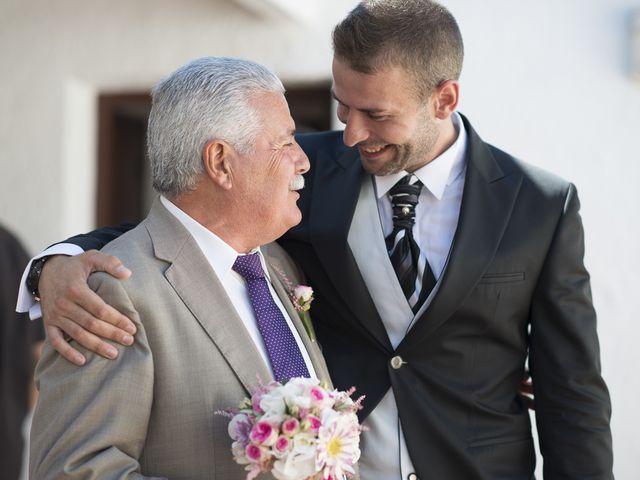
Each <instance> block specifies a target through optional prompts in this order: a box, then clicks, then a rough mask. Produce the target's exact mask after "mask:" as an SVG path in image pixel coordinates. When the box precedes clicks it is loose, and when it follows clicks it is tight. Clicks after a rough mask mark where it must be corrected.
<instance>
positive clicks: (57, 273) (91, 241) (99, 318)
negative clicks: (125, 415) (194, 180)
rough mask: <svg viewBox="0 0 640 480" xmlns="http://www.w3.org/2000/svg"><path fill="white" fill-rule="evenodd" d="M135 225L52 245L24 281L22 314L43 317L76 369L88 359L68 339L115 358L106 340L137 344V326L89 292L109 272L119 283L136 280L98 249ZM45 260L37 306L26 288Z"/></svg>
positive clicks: (52, 338) (20, 299)
mask: <svg viewBox="0 0 640 480" xmlns="http://www.w3.org/2000/svg"><path fill="white" fill-rule="evenodd" d="M134 226H135V225H133V224H123V225H120V226H118V227H108V228H102V229H98V230H94V231H93V232H89V233H87V234H83V235H76V236H74V237H71V238H69V239H67V240H65V241H64V242H63V243H60V244H56V245H53V246H51V247H49V248H48V249H47V250H45V251H44V252H42V253H41V254H40V255H37V256H36V257H34V258H33V259H32V260H31V261H30V262H29V264H28V265H27V268H26V269H25V272H24V274H23V276H22V281H21V283H20V292H19V295H18V304H17V308H16V309H17V311H19V312H25V311H29V315H30V317H31V318H32V319H33V318H38V317H39V316H41V315H42V316H43V317H44V321H45V327H46V331H47V337H48V339H49V342H51V345H52V346H53V347H54V348H55V349H56V350H57V351H58V352H59V353H60V354H61V355H62V356H64V357H65V358H66V359H67V360H69V361H70V362H72V363H75V364H76V365H83V364H84V363H85V361H86V359H85V357H84V355H82V354H81V353H80V352H79V351H78V350H76V349H75V348H73V347H72V346H71V344H70V343H69V341H67V340H70V339H69V338H68V337H71V339H73V340H75V341H76V342H78V343H79V344H80V345H82V346H84V347H85V348H87V349H89V350H91V351H93V352H96V353H98V354H99V355H102V356H104V357H106V358H111V359H113V358H115V357H116V356H117V355H118V352H117V350H116V349H115V348H114V347H113V346H111V345H109V344H108V343H107V342H105V341H104V340H103V339H106V340H113V341H116V342H118V343H120V344H122V345H131V344H132V343H133V335H134V334H135V333H136V328H135V325H134V324H133V323H132V322H131V321H130V320H129V319H128V318H127V317H125V316H124V315H122V314H120V312H118V311H117V310H116V309H114V308H113V307H111V306H110V305H108V304H106V303H105V302H104V301H103V300H102V299H101V298H100V297H99V296H98V295H96V294H95V293H94V292H93V291H92V290H91V289H90V288H88V286H87V278H88V277H89V275H90V274H91V273H93V272H97V271H103V272H107V273H109V274H111V275H113V276H114V277H116V278H120V279H125V278H128V277H129V275H131V272H130V271H129V270H128V269H127V268H126V267H124V265H122V262H120V260H119V259H117V258H116V257H113V256H110V255H104V254H102V253H100V252H98V251H96V250H98V249H100V248H102V247H104V246H105V245H106V244H107V243H109V242H110V241H111V240H114V239H115V238H117V237H119V236H120V235H122V234H123V233H125V232H126V231H128V230H130V229H131V228H133V227H134ZM82 252H85V253H82ZM44 257H46V261H45V262H44V264H42V269H41V274H40V278H39V281H38V282H37V290H38V292H37V299H39V300H40V301H39V302H38V300H37V299H36V295H34V294H33V292H32V291H30V289H29V288H27V277H28V276H29V270H30V269H31V265H32V263H33V262H35V261H37V260H38V259H41V258H44ZM65 334H66V335H67V336H68V337H65Z"/></svg>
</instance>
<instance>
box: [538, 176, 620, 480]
mask: <svg viewBox="0 0 640 480" xmlns="http://www.w3.org/2000/svg"><path fill="white" fill-rule="evenodd" d="M579 208H580V202H579V200H578V196H577V193H576V191H575V187H574V186H573V185H570V186H569V189H568V192H567V196H566V199H565V204H564V211H563V214H562V216H561V218H560V221H559V223H558V225H557V228H556V232H555V235H554V238H553V241H552V244H551V246H550V249H549V252H548V255H547V258H546V260H545V264H544V267H543V270H542V273H541V275H540V278H539V282H538V285H537V287H536V292H535V296H534V301H533V304H532V307H531V349H530V368H531V374H532V378H533V385H534V389H535V399H536V400H535V401H536V422H537V426H538V433H539V437H540V449H541V452H542V455H543V458H544V478H545V479H547V480H549V479H552V480H553V479H576V480H577V479H593V480H595V479H602V480H604V479H613V473H612V465H613V456H612V447H611V431H610V427H609V420H610V416H611V403H610V399H609V393H608V391H607V387H606V385H605V383H604V380H603V379H602V376H601V371H600V351H599V345H598V337H597V333H596V314H595V311H594V308H593V304H592V300H591V287H590V282H589V274H588V272H587V270H586V269H585V266H584V263H583V258H584V232H583V228H582V222H581V219H580V215H579V213H578V212H579Z"/></svg>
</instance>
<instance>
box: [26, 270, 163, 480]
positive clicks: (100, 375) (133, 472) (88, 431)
mask: <svg viewBox="0 0 640 480" xmlns="http://www.w3.org/2000/svg"><path fill="white" fill-rule="evenodd" d="M90 285H91V287H92V288H93V289H94V290H96V292H97V293H98V294H100V296H102V297H103V298H104V299H105V301H107V302H109V303H110V304H112V305H114V306H115V307H116V308H117V309H118V310H119V311H121V312H123V313H124V314H126V315H127V316H128V317H129V318H131V319H132V321H134V322H135V323H136V327H137V328H138V333H137V334H136V342H135V344H134V345H133V346H131V347H127V348H123V347H121V346H119V345H115V344H114V346H115V347H116V348H118V350H119V355H118V358H117V359H116V360H106V359H104V358H102V357H100V356H97V355H95V354H93V353H91V352H89V351H87V350H84V351H83V352H82V353H83V354H84V355H85V356H86V357H87V363H86V364H85V366H84V367H80V368H79V367H76V366H74V365H72V364H71V363H69V362H67V361H66V360H65V359H64V358H63V357H62V356H60V355H58V354H57V353H56V352H55V350H53V348H52V347H51V345H49V344H48V342H47V343H46V344H45V348H44V351H43V354H42V358H41V360H40V362H39V364H38V368H37V381H38V383H39V388H40V397H39V400H38V405H37V407H36V411H35V413H34V419H33V424H32V431H31V453H30V468H29V471H30V477H31V478H38V479H42V480H46V479H54V478H61V477H62V476H64V478H69V479H74V478H78V479H80V478H82V479H85V478H99V479H131V480H133V479H142V478H158V477H145V476H143V475H142V474H141V473H140V465H139V462H138V459H139V457H140V454H141V452H142V448H143V445H144V442H145V438H146V433H147V427H148V421H149V415H150V411H151V405H152V400H153V378H154V371H153V361H152V355H151V351H150V349H149V344H148V341H147V337H146V334H145V330H144V326H143V325H142V324H141V323H140V320H139V315H138V313H137V312H136V311H135V309H134V308H133V305H132V303H131V301H130V300H129V297H128V296H127V294H126V292H125V290H124V288H123V282H119V281H117V280H115V279H113V278H111V277H109V276H108V275H107V274H104V273H98V274H94V275H92V276H91V277H90ZM76 348H79V349H80V350H83V349H82V347H79V346H76Z"/></svg>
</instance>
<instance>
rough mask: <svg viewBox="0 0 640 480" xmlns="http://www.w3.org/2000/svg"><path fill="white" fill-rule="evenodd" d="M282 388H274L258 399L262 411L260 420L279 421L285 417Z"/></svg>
mask: <svg viewBox="0 0 640 480" xmlns="http://www.w3.org/2000/svg"><path fill="white" fill-rule="evenodd" d="M282 393H283V392H282V388H275V389H273V390H271V391H270V392H268V393H266V394H264V395H263V396H262V398H261V399H260V408H261V409H262V410H263V411H264V415H263V416H262V420H264V421H268V422H272V423H279V422H281V421H282V420H284V418H285V412H286V404H285V403H284V402H285V398H284V396H283V395H282Z"/></svg>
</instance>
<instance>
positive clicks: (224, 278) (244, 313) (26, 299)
mask: <svg viewBox="0 0 640 480" xmlns="http://www.w3.org/2000/svg"><path fill="white" fill-rule="evenodd" d="M160 201H161V202H162V205H163V206H164V207H165V208H166V209H167V210H168V211H169V212H170V213H171V214H172V215H173V216H174V217H176V219H177V220H178V221H179V222H180V223H181V224H182V225H183V226H184V228H185V229H186V230H187V231H188V232H189V233H190V234H191V236H192V237H193V239H194V240H195V241H196V243H197V244H198V247H200V250H201V251H202V253H203V255H204V256H205V258H206V259H207V261H208V262H209V264H210V265H211V268H212V269H213V271H214V272H215V274H216V275H217V277H218V279H219V280H220V283H221V284H222V286H223V288H224V290H225V292H226V294H227V296H228V297H229V299H230V300H231V303H232V304H233V306H234V308H235V309H236V311H237V312H238V316H239V317H240V319H241V320H242V322H243V323H244V326H245V328H246V329H247V331H248V332H249V335H250V336H251V339H252V340H253V343H254V344H255V346H256V347H257V348H258V351H259V352H260V355H262V358H263V360H264V362H265V364H266V365H267V367H268V368H269V370H271V373H273V369H272V368H271V362H270V361H269V355H268V353H267V349H266V346H265V344H264V340H263V338H262V334H261V333H260V330H259V329H258V322H257V320H256V317H255V313H254V311H253V307H252V306H251V300H250V299H249V291H248V290H247V287H246V283H245V280H244V278H242V276H241V275H240V274H239V273H237V272H235V271H234V270H233V269H232V267H233V264H234V262H235V261H236V258H237V257H238V255H240V254H239V253H238V252H236V251H235V250H234V249H233V248H232V247H231V246H229V245H228V244H226V243H225V242H224V241H223V240H222V239H220V237H218V236H217V235H215V234H214V233H213V232H211V231H210V230H208V229H206V228H205V227H203V226H202V225H201V224H200V223H198V222H197V221H196V220H194V219H193V218H191V217H190V216H189V215H188V214H186V213H185V212H183V211H182V210H180V208H178V207H177V206H176V205H174V204H173V203H171V202H170V201H169V200H168V199H166V198H165V197H162V196H161V197H160ZM255 251H257V252H258V254H259V256H260V262H261V263H262V269H263V270H264V273H265V277H266V279H267V285H268V286H269V291H270V292H271V296H272V297H273V301H274V302H275V303H276V305H277V306H278V308H279V309H280V311H281V312H282V316H283V317H284V318H285V320H286V322H287V325H289V329H290V330H291V333H292V334H293V338H295V340H296V343H297V345H298V348H299V349H300V352H301V353H302V358H303V359H304V362H305V364H306V366H307V370H308V371H309V374H310V375H311V377H313V378H317V375H316V372H315V370H314V368H313V365H312V363H311V358H310V357H309V354H308V353H307V350H306V348H305V347H304V344H303V343H302V340H301V339H300V335H298V331H297V330H296V328H295V326H294V325H293V322H292V321H291V318H290V317H289V314H288V313H287V311H286V310H285V308H284V306H283V305H282V302H281V301H280V298H279V297H278V295H277V294H276V292H275V291H274V289H273V287H272V286H271V279H270V277H269V271H268V270H267V266H266V263H265V260H264V257H263V255H262V252H261V251H260V249H259V248H257V249H256V250H255ZM82 252H83V250H82V248H80V247H78V246H77V245H72V244H64V243H63V244H58V245H54V246H53V247H51V248H49V249H47V250H45V251H44V252H42V253H41V254H39V255H38V256H36V257H34V258H33V259H32V261H33V260H36V259H37V258H40V257H43V256H45V255H58V254H63V255H77V254H79V253H82ZM251 253H253V252H251ZM30 265H31V262H30V263H29V265H28V266H27V270H26V271H25V274H23V279H22V282H21V285H20V293H19V295H18V307H17V310H18V311H27V310H29V315H30V316H31V317H32V318H38V317H40V316H41V315H42V313H41V312H40V304H39V303H36V302H35V300H34V299H33V296H32V295H31V294H30V292H29V291H28V289H27V288H26V274H27V273H28V269H29V268H30ZM133 274H134V275H135V272H133ZM263 380H265V381H266V379H263Z"/></svg>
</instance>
